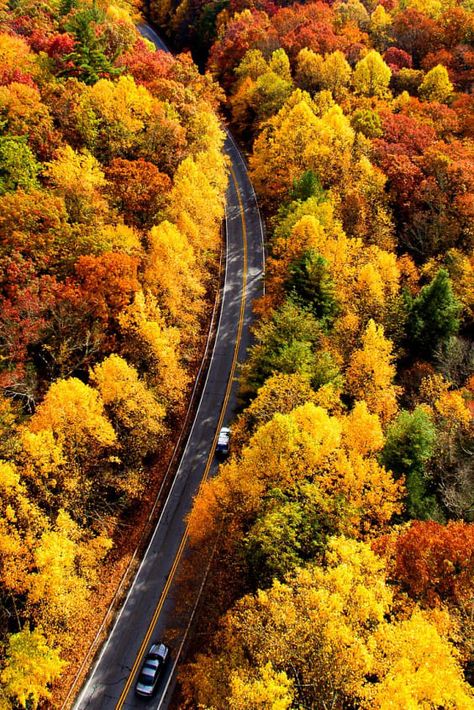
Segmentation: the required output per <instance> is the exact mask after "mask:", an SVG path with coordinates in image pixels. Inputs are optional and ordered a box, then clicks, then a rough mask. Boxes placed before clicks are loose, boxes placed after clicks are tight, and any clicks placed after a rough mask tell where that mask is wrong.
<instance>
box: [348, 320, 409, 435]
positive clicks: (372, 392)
mask: <svg viewBox="0 0 474 710" xmlns="http://www.w3.org/2000/svg"><path fill="white" fill-rule="evenodd" d="M394 377H395V366H394V365H393V355H392V343H391V342H390V340H387V339H386V338H385V336H384V332H383V327H382V326H380V325H376V323H375V322H374V321H373V320H370V321H369V323H368V325H367V328H366V331H365V333H364V335H363V336H362V347H361V348H360V349H359V350H355V351H354V352H353V353H352V355H351V357H350V361H349V367H348V369H347V372H346V379H347V386H348V389H349V392H350V393H351V395H352V396H353V397H355V398H356V399H359V400H362V399H364V400H365V402H366V403H367V407H368V409H369V411H371V412H374V413H375V414H378V415H379V416H380V418H381V420H382V422H383V423H384V424H386V423H387V422H388V421H389V420H390V419H391V418H392V417H393V416H394V415H395V413H396V411H397V391H398V390H397V388H396V387H395V386H394V385H393V384H392V383H393V379H394Z"/></svg>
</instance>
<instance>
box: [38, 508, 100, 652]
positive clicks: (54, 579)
mask: <svg viewBox="0 0 474 710" xmlns="http://www.w3.org/2000/svg"><path fill="white" fill-rule="evenodd" d="M111 546H112V542H111V540H109V539H108V538H107V537H105V536H103V535H99V536H96V537H94V538H89V537H88V536H86V537H85V536H84V532H83V531H82V530H81V528H80V527H79V526H78V525H77V523H75V522H74V521H73V520H72V519H71V517H70V516H69V514H68V513H66V512H65V511H64V510H60V511H59V513H58V516H57V518H56V521H55V523H54V525H53V526H52V528H51V529H50V530H47V531H45V532H44V533H43V534H42V536H41V538H40V540H39V541H38V543H37V546H36V549H35V551H34V555H33V558H34V559H33V564H34V566H33V571H32V572H31V574H30V575H29V578H28V591H27V608H28V610H29V612H30V614H31V616H32V618H33V619H34V620H35V622H36V623H37V624H40V625H41V626H42V627H43V628H44V629H45V631H46V632H47V636H48V638H52V639H54V640H55V641H56V642H59V643H60V644H61V646H62V647H67V646H69V645H71V644H73V643H74V635H73V634H71V631H72V630H76V632H79V631H80V629H81V627H82V626H83V624H84V620H85V618H86V613H87V607H88V603H89V599H90V595H91V587H92V586H93V584H94V582H95V580H96V579H97V573H98V566H99V562H100V561H101V559H102V558H103V557H104V555H105V554H106V552H107V551H108V550H109V549H110V547H111Z"/></svg>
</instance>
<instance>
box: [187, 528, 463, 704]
mask: <svg viewBox="0 0 474 710" xmlns="http://www.w3.org/2000/svg"><path fill="white" fill-rule="evenodd" d="M398 613H399V611H398V608H397V606H396V605H395V604H394V602H393V597H392V587H391V586H390V585H389V584H387V580H386V570H385V563H384V561H383V560H382V559H381V558H380V557H378V556H377V555H376V554H375V553H374V552H373V551H372V549H371V547H370V545H368V544H367V543H363V542H356V541H355V540H350V539H347V538H344V537H333V538H330V539H329V541H328V545H327V550H326V553H325V558H324V564H322V565H317V564H309V565H307V566H306V567H305V568H300V569H297V570H295V572H294V573H293V574H290V575H288V576H287V577H286V578H285V580H284V582H280V581H275V582H274V583H273V585H272V586H271V587H270V588H269V589H266V590H261V589H260V590H258V591H257V593H256V594H255V595H247V596H245V597H243V598H242V599H240V600H239V601H238V602H237V603H236V604H235V605H234V607H233V608H232V609H231V610H230V611H229V612H228V613H227V614H226V616H225V617H224V618H223V620H222V622H221V626H220V630H219V632H218V634H217V636H216V638H215V642H214V649H215V655H213V656H210V655H205V654H199V655H198V656H197V658H196V660H195V662H194V663H191V664H189V665H188V666H187V667H186V668H185V670H184V693H185V696H187V697H193V699H194V700H195V701H197V702H198V703H202V704H203V705H205V706H212V707H214V708H216V710H221V709H222V710H224V708H228V707H229V705H230V706H231V707H242V708H247V707H248V705H246V704H245V702H246V700H245V697H246V696H245V692H248V693H249V697H253V698H254V703H255V704H254V706H253V707H256V708H258V707H265V708H273V707H275V708H279V707H280V705H278V702H281V707H283V708H286V707H288V705H287V704H285V703H290V706H291V707H314V708H328V707H346V706H347V707H362V708H367V710H368V709H369V708H375V707H376V708H383V710H389V709H392V708H401V707H403V708H408V707H410V708H411V707H413V708H418V707H423V708H427V709H428V708H432V709H433V710H435V708H439V707H443V708H452V710H454V709H455V708H462V709H463V710H468V709H470V708H472V707H473V706H474V693H473V690H472V688H471V687H470V686H469V685H468V684H467V683H466V681H465V680H464V679H463V676H462V669H461V666H460V664H459V660H458V657H457V652H456V649H455V646H454V645H453V644H452V643H451V642H450V641H449V640H448V636H449V633H450V630H451V629H452V628H453V624H452V621H451V620H450V618H449V615H448V614H447V612H444V613H442V616H443V618H442V619H441V618H440V616H439V614H438V617H437V618H434V617H433V618H430V617H429V616H428V615H427V614H424V613H422V612H421V611H419V610H418V609H416V608H415V609H414V611H413V613H412V614H411V615H409V614H408V613H407V611H406V610H403V616H402V618H401V619H400V620H398V619H397V614H398ZM252 693H253V694H254V695H253V696H252ZM232 702H234V705H232ZM238 702H241V703H242V704H241V705H239V704H237V703H238ZM259 702H266V703H267V704H266V705H265V704H264V705H263V706H262V705H259ZM273 702H274V703H275V704H274V705H272V703H273Z"/></svg>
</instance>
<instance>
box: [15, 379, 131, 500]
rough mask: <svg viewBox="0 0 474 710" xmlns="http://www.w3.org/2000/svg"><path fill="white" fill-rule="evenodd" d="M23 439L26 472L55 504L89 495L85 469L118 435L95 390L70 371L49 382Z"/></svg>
mask: <svg viewBox="0 0 474 710" xmlns="http://www.w3.org/2000/svg"><path fill="white" fill-rule="evenodd" d="M21 440H22V444H23V449H24V454H25V464H26V467H25V473H26V474H27V475H28V476H29V477H30V478H31V479H32V480H33V481H34V483H35V486H37V488H38V490H39V491H41V496H42V497H44V499H45V500H46V502H48V503H49V504H54V507H55V508H57V507H58V506H60V505H66V504H70V503H72V502H73V501H76V500H79V499H82V498H87V495H88V493H89V491H90V489H91V486H92V484H93V478H92V477H90V476H89V473H90V472H91V471H93V470H94V467H95V466H96V465H97V464H98V462H99V461H101V460H102V461H104V460H105V459H106V457H107V455H108V454H109V453H110V452H111V450H112V447H113V446H114V445H115V444H116V441H117V437H116V434H115V431H114V429H113V427H112V424H111V423H110V421H109V420H108V419H107V417H106V415H105V412H104V403H103V402H102V400H101V399H100V396H99V394H98V392H97V391H96V390H94V389H93V388H92V387H89V386H88V385H86V384H84V383H83V382H81V380H78V379H77V378H75V377H70V378H69V379H67V380H58V381H57V382H54V383H53V384H52V385H51V387H50V388H49V390H48V392H47V393H46V396H45V398H44V400H43V401H42V403H41V404H40V405H39V406H38V408H37V410H36V412H35V413H34V415H33V416H32V417H31V419H30V421H29V422H28V424H27V425H26V426H25V428H24V429H23V431H22V434H21ZM53 498H54V501H53Z"/></svg>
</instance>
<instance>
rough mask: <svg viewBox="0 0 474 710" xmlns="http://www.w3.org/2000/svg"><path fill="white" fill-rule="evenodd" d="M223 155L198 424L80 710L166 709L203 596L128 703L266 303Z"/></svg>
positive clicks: (239, 176)
mask: <svg viewBox="0 0 474 710" xmlns="http://www.w3.org/2000/svg"><path fill="white" fill-rule="evenodd" d="M140 31H141V32H142V34H144V35H145V36H146V37H147V38H148V39H150V40H151V41H153V42H154V43H155V45H156V46H157V47H158V48H159V49H164V50H166V49H167V48H166V46H165V45H164V44H163V42H162V41H161V40H160V38H159V37H158V36H157V35H156V34H155V32H154V31H153V30H152V29H151V27H149V26H148V25H141V26H140ZM225 151H226V153H227V155H228V156H229V158H230V175H229V185H228V189H227V195H226V220H225V223H226V230H225V232H226V253H225V280H224V286H223V292H222V300H221V310H220V315H219V322H218V327H217V333H216V338H215V343H214V348H213V352H212V355H211V358H210V363H209V367H208V371H207V376H206V380H205V383H204V387H203V391H202V395H201V399H200V401H199V405H198V408H197V412H196V416H195V419H194V422H193V425H192V428H191V431H190V434H189V437H188V441H187V443H186V447H185V450H184V452H183V455H182V458H181V461H180V464H179V467H178V470H177V472H176V476H175V478H174V480H173V483H172V485H171V488H170V491H169V494H168V497H167V499H166V501H165V503H164V505H163V508H162V512H161V515H160V518H159V520H158V523H157V525H156V528H155V530H154V533H153V535H152V538H151V540H150V543H149V545H148V548H147V550H146V553H145V556H144V558H143V560H142V562H141V564H140V567H139V569H138V572H137V574H136V576H135V579H134V581H133V583H132V585H131V587H130V590H129V592H128V595H127V597H126V599H125V601H124V603H123V605H122V607H121V609H120V611H119V613H118V615H117V618H116V620H115V624H114V626H113V628H112V631H111V633H110V635H109V637H108V639H107V641H106V642H105V644H104V645H103V647H102V650H101V652H100V654H99V657H98V659H97V661H96V663H95V666H94V667H93V670H92V672H91V674H90V675H89V678H88V680H87V681H86V683H85V685H84V686H83V688H82V691H81V692H80V694H79V696H78V698H77V700H76V702H75V705H74V708H75V709H76V710H86V709H87V710H120V708H142V709H143V708H147V709H148V708H153V709H154V710H157V709H158V708H159V709H160V710H164V709H165V708H167V707H168V706H169V703H170V698H171V694H172V692H173V688H174V684H175V677H176V673H175V671H176V667H177V665H178V663H179V660H180V654H181V651H182V649H183V646H184V644H185V641H186V635H187V631H188V628H189V625H190V623H191V621H192V616H193V614H194V608H195V603H196V602H197V599H198V596H199V590H200V586H201V584H202V580H203V574H204V570H199V571H197V572H200V573H201V577H200V578H199V574H198V578H197V580H196V589H195V591H196V597H195V602H194V603H193V604H190V608H189V609H188V611H187V613H186V615H187V618H183V612H182V610H180V612H179V627H180V632H179V633H177V634H175V636H174V637H173V640H172V641H171V642H170V647H171V662H170V664H169V665H168V668H167V675H166V676H165V678H163V680H162V682H161V683H160V686H159V688H158V692H157V694H156V695H155V696H154V698H153V700H150V701H143V700H141V699H139V698H137V697H135V695H134V685H135V681H136V676H137V672H138V670H139V668H140V665H141V662H142V659H143V656H144V654H145V653H146V651H147V650H148V647H149V646H150V644H151V642H152V641H153V640H162V639H164V638H167V637H168V636H167V632H168V635H169V630H170V629H171V628H173V627H176V622H177V612H176V600H177V595H178V590H179V586H178V582H177V578H178V577H179V570H180V563H181V562H182V561H183V559H184V558H185V557H186V549H187V528H186V515H187V513H188V512H189V511H190V509H191V506H192V502H193V498H194V496H195V495H196V493H197V491H198V489H199V486H200V484H201V482H202V481H203V480H204V479H205V478H207V477H208V476H212V475H213V474H214V473H215V471H216V468H217V463H216V461H215V459H214V449H215V443H216V439H217V433H218V431H219V429H220V427H221V426H222V425H223V424H229V422H230V421H231V420H232V418H233V414H234V412H235V408H236V396H237V382H236V369H237V366H238V363H240V362H242V361H243V360H244V359H245V355H246V352H247V349H248V346H249V343H250V325H251V322H252V302H253V300H254V299H255V298H256V297H258V296H260V295H261V294H262V289H263V270H264V246H263V227H262V222H261V219H260V214H259V210H258V205H257V201H256V197H255V192H254V190H253V187H252V184H251V182H250V180H249V177H248V174H247V169H246V165H245V162H244V159H243V158H242V155H241V154H240V152H239V150H238V148H237V146H236V144H235V142H234V140H233V139H232V136H231V135H230V134H229V133H227V137H226V142H225Z"/></svg>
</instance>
